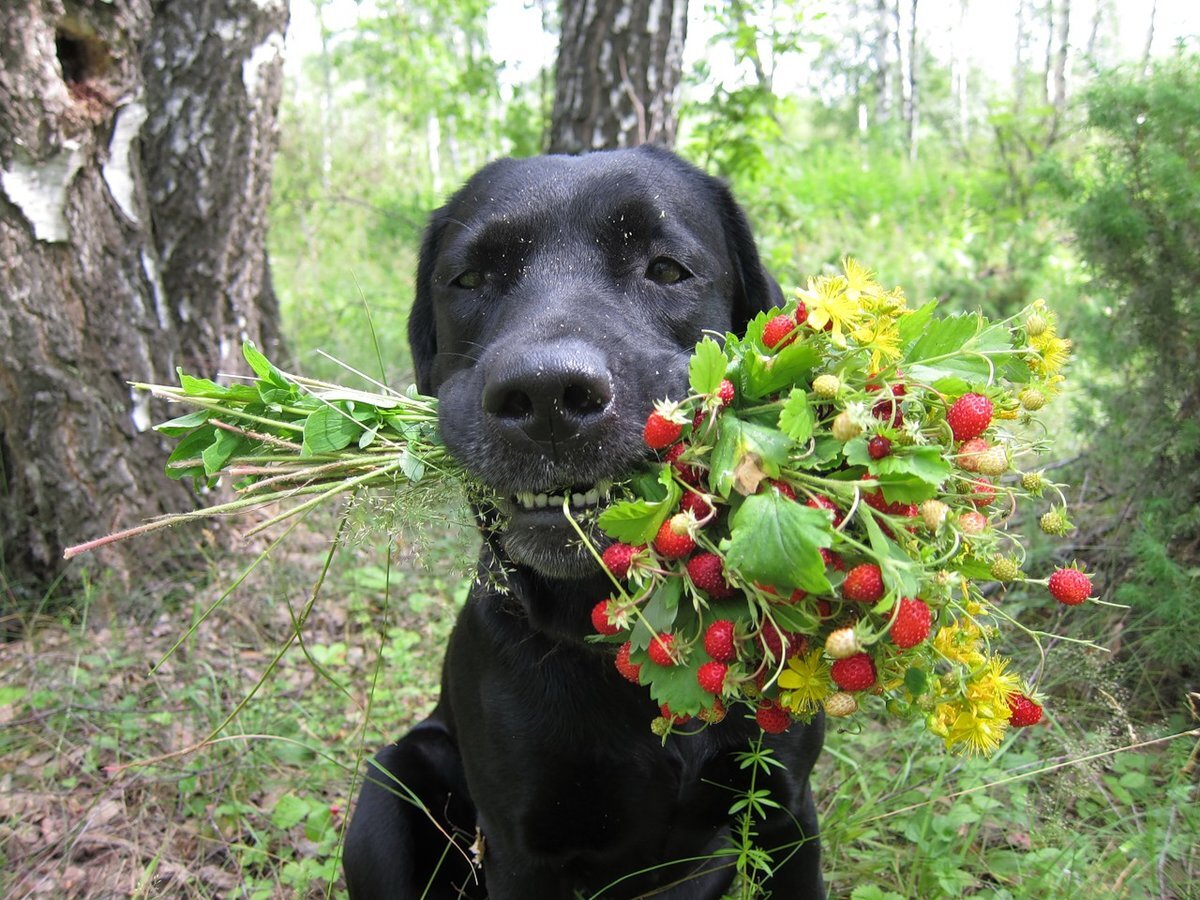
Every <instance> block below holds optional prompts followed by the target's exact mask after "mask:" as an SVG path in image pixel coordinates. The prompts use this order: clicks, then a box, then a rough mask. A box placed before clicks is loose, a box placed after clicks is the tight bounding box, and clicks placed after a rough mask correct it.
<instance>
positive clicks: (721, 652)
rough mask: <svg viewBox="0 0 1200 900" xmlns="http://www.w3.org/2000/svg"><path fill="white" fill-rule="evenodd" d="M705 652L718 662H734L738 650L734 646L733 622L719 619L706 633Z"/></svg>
mask: <svg viewBox="0 0 1200 900" xmlns="http://www.w3.org/2000/svg"><path fill="white" fill-rule="evenodd" d="M704 651H705V652H706V653H707V654H708V655H709V656H711V657H712V658H713V659H715V660H716V661H717V662H733V661H734V660H735V659H736V658H737V649H736V648H735V647H734V645H733V622H731V621H729V620H728V619H717V621H715V622H713V623H712V624H711V625H709V626H708V630H707V631H705V632H704Z"/></svg>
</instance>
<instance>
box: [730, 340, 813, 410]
mask: <svg viewBox="0 0 1200 900" xmlns="http://www.w3.org/2000/svg"><path fill="white" fill-rule="evenodd" d="M820 362H821V353H820V351H819V350H817V349H816V348H815V347H810V346H809V345H808V344H806V343H804V342H802V341H797V342H796V343H794V344H788V346H786V347H784V348H783V349H782V350H780V351H779V352H778V353H776V354H775V355H774V356H763V355H761V354H758V353H747V354H746V355H745V356H744V357H743V368H744V370H745V376H744V377H745V380H746V388H747V390H748V391H749V393H750V395H751V396H752V397H765V396H767V395H768V394H773V393H775V392H776V391H779V390H782V389H783V388H785V387H789V386H791V385H794V384H796V382H798V381H800V380H801V377H802V376H803V375H804V374H805V373H806V372H808V371H810V370H811V369H813V368H815V367H816V366H817V365H819V364H820Z"/></svg>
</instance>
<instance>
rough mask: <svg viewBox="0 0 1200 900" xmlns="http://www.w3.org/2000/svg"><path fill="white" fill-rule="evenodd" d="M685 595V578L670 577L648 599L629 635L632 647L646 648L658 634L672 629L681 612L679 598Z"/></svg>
mask: <svg viewBox="0 0 1200 900" xmlns="http://www.w3.org/2000/svg"><path fill="white" fill-rule="evenodd" d="M682 596H683V579H681V578H668V579H666V581H664V582H663V583H662V584H661V585H659V586H658V589H657V590H655V592H654V593H653V594H651V595H650V599H649V600H647V601H646V605H645V606H643V607H642V614H641V615H640V616H638V619H637V623H636V624H635V625H634V626H633V630H632V631H631V632H630V635H629V643H630V645H631V647H632V648H634V649H637V650H645V649H646V648H647V647H649V646H650V639H651V638H652V637H653V636H654V635H656V634H662V633H663V632H665V631H670V630H671V626H672V625H674V624H675V616H676V615H677V614H678V612H679V598H680V597H682Z"/></svg>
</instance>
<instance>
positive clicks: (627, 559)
mask: <svg viewBox="0 0 1200 900" xmlns="http://www.w3.org/2000/svg"><path fill="white" fill-rule="evenodd" d="M637 551H638V548H637V547H633V546H630V545H629V544H620V543H618V544H609V545H608V546H607V547H605V548H604V553H603V554H602V555H601V557H600V558H601V559H602V560H604V568H606V569H608V571H610V572H612V574H613V576H614V577H616V578H620V579H622V580H624V578H625V576H627V575H628V574H629V567H630V565H631V564H632V563H633V555H634V554H635V553H637Z"/></svg>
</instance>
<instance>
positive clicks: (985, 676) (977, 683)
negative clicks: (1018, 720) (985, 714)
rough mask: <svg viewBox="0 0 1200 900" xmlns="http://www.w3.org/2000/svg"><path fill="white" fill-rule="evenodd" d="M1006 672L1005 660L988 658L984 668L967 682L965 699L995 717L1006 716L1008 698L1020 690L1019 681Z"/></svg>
mask: <svg viewBox="0 0 1200 900" xmlns="http://www.w3.org/2000/svg"><path fill="white" fill-rule="evenodd" d="M1007 670H1008V660H1007V659H1001V658H1000V657H998V656H992V657H989V658H988V660H987V663H986V664H985V665H984V667H983V668H982V669H981V670H979V671H978V672H976V673H975V674H974V675H972V676H971V679H970V680H969V681H968V682H967V690H966V694H967V699H968V700H970V701H971V704H972V706H974V707H976V708H977V709H985V708H986V709H987V710H988V711H989V712H990V713H991V714H992V715H993V716H995V717H999V718H1006V717H1007V716H1008V714H1009V709H1008V698H1009V696H1011V695H1012V694H1015V693H1017V692H1019V691H1020V690H1021V680H1020V679H1019V678H1018V677H1017V676H1016V675H1014V674H1012V673H1011V672H1009V671H1007Z"/></svg>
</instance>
